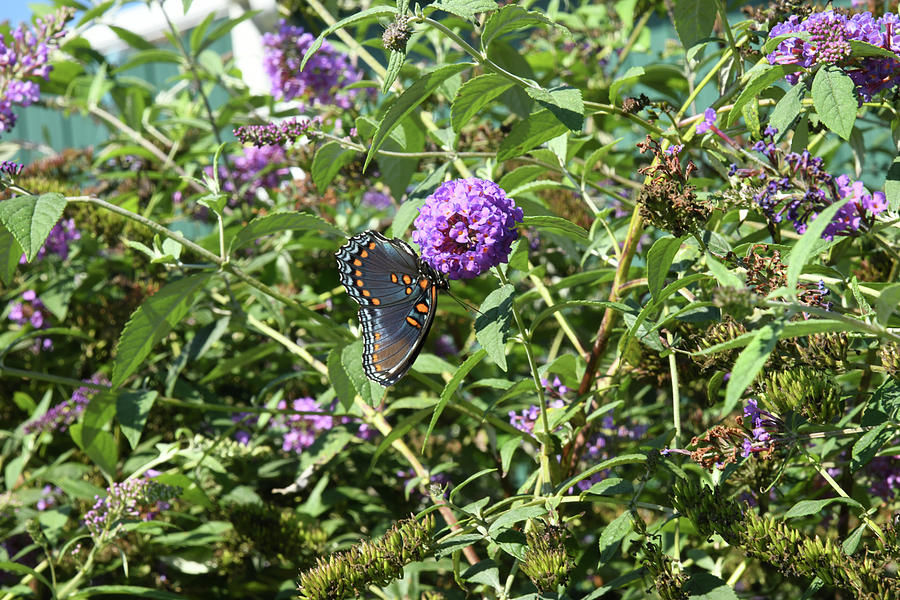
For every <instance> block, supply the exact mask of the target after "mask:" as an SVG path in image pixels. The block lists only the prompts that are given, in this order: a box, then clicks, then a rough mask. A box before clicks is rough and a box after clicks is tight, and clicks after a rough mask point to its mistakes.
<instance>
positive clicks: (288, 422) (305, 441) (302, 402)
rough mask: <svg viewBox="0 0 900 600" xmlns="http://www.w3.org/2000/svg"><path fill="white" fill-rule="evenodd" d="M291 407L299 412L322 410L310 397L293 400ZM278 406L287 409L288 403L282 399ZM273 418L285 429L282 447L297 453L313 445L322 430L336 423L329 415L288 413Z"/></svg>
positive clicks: (286, 450) (276, 423)
mask: <svg viewBox="0 0 900 600" xmlns="http://www.w3.org/2000/svg"><path fill="white" fill-rule="evenodd" d="M290 407H291V409H293V410H295V411H297V412H298V413H299V412H322V407H321V406H319V403H318V402H316V401H315V400H314V399H312V398H309V397H305V398H297V399H295V400H292V401H291V406H290ZM278 408H279V409H281V410H287V408H288V403H287V402H286V401H285V400H282V401H280V402H279V403H278ZM272 420H273V422H274V423H275V426H276V427H278V428H280V429H283V430H284V433H283V437H282V443H281V449H282V450H284V451H285V452H296V453H297V454H300V453H301V452H303V451H304V450H305V449H306V448H309V447H310V446H312V444H313V442H315V441H316V437H317V436H318V435H319V434H320V433H321V432H323V431H327V430H329V429H331V428H332V426H333V425H334V419H333V418H332V417H331V416H329V415H304V414H287V415H278V416H277V417H275V418H274V419H272Z"/></svg>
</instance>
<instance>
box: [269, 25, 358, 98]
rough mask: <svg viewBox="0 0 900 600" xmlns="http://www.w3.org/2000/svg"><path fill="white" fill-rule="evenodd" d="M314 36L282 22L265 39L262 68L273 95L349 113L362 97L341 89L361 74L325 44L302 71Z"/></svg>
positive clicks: (351, 91)
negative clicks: (267, 77)
mask: <svg viewBox="0 0 900 600" xmlns="http://www.w3.org/2000/svg"><path fill="white" fill-rule="evenodd" d="M314 41H315V36H313V35H312V34H310V33H306V32H304V31H303V29H301V28H300V27H294V26H293V25H289V24H288V23H287V22H286V21H284V20H282V21H281V22H280V23H279V27H278V33H267V34H265V35H263V46H264V47H265V57H264V58H263V68H264V69H265V70H266V73H267V74H268V76H269V80H270V81H271V82H272V95H273V96H274V97H275V98H276V99H279V100H292V99H294V98H301V99H303V100H306V101H307V102H309V103H310V104H322V105H334V106H336V107H338V108H342V109H348V108H350V107H351V106H352V105H353V99H354V98H355V97H356V96H357V94H358V93H359V92H358V91H357V90H347V91H344V90H343V89H342V88H344V87H346V86H348V85H350V84H353V83H356V82H357V81H359V80H361V79H362V76H363V75H362V71H360V70H359V69H357V68H356V67H355V66H353V65H352V64H351V63H350V61H349V59H348V57H347V56H346V55H344V54H342V53H340V52H338V51H337V50H335V49H334V47H332V46H331V44H329V43H328V42H323V43H322V46H321V47H320V48H319V49H318V50H316V52H315V53H314V54H313V55H312V56H311V57H310V59H309V61H308V62H307V63H306V67H305V68H304V69H303V70H302V71H301V70H300V63H301V62H303V56H304V55H305V54H306V51H307V49H309V47H310V46H311V45H312V43H313V42H314Z"/></svg>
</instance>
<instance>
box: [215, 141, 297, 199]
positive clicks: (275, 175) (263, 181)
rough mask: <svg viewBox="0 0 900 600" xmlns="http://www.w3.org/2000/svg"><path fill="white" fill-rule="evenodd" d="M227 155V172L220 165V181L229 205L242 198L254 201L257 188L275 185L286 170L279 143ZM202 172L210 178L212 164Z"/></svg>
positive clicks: (270, 187) (249, 148)
mask: <svg viewBox="0 0 900 600" xmlns="http://www.w3.org/2000/svg"><path fill="white" fill-rule="evenodd" d="M230 158H231V161H230V163H231V165H230V166H231V170H230V171H229V170H228V169H227V168H226V167H225V165H223V164H219V183H220V185H221V187H222V191H223V192H226V193H229V194H230V195H231V199H230V200H229V204H230V205H231V206H237V205H238V204H239V203H240V202H241V201H244V202H248V203H250V202H253V201H254V200H255V199H256V197H257V196H256V194H257V191H258V190H260V189H275V188H277V187H278V186H279V185H280V183H281V181H282V179H283V178H284V177H285V176H287V175H288V173H289V169H288V168H287V166H285V165H286V162H287V155H286V154H285V152H284V149H283V148H281V147H280V146H263V147H255V146H249V147H245V148H244V153H243V154H238V155H233V156H231V157H230ZM278 165H281V166H280V167H279V166H278ZM205 172H206V175H207V176H209V177H212V172H213V170H212V167H206V169H205Z"/></svg>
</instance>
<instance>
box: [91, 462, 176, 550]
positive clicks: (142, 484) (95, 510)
mask: <svg viewBox="0 0 900 600" xmlns="http://www.w3.org/2000/svg"><path fill="white" fill-rule="evenodd" d="M180 493H181V489H180V488H178V487H175V486H171V485H165V484H163V483H159V482H157V481H154V480H153V479H150V478H149V477H141V478H133V479H126V480H125V481H122V482H115V483H113V484H112V485H111V486H109V487H108V488H106V497H103V498H101V497H100V496H94V500H95V502H94V506H93V507H92V508H91V510H89V511H88V512H87V513H85V515H84V525H85V526H86V527H87V528H88V531H89V532H90V533H91V535H92V536H93V537H94V538H95V539H96V540H97V541H98V542H100V541H102V542H108V541H109V540H111V539H113V538H115V537H116V536H117V535H118V534H119V533H120V532H121V530H122V525H124V524H126V523H129V522H136V521H150V520H152V519H154V518H155V517H156V516H157V515H158V514H159V513H161V512H162V511H164V510H168V509H169V508H171V504H170V503H169V501H170V500H172V498H174V497H175V496H177V495H179V494H180Z"/></svg>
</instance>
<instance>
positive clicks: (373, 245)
mask: <svg viewBox="0 0 900 600" xmlns="http://www.w3.org/2000/svg"><path fill="white" fill-rule="evenodd" d="M377 245H378V244H376V243H375V242H369V250H374V249H375V246H377Z"/></svg>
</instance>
